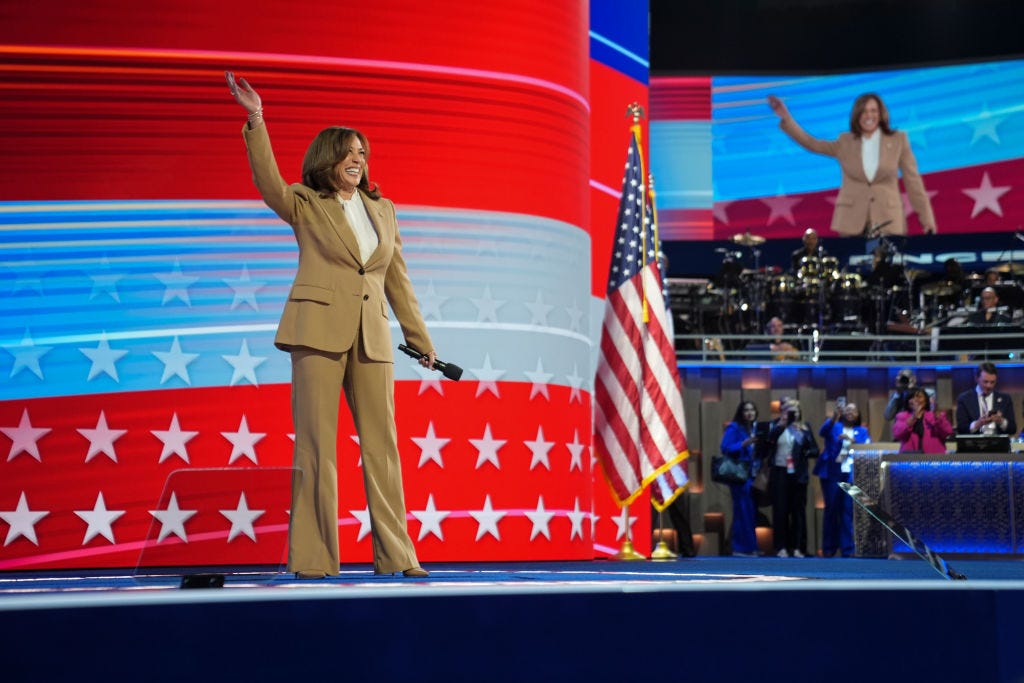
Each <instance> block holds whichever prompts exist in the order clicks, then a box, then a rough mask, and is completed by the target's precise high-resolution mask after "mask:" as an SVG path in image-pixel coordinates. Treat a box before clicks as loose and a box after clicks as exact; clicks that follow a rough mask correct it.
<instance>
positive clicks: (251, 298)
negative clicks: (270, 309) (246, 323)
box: [224, 263, 263, 311]
mask: <svg viewBox="0 0 1024 683" xmlns="http://www.w3.org/2000/svg"><path fill="white" fill-rule="evenodd" d="M224 284H226V285H227V286H228V287H230V288H231V289H232V290H234V292H235V298H234V299H232V300H231V310H232V311H233V310H235V309H236V308H238V307H239V305H241V304H242V303H243V302H245V303H247V304H249V307H250V308H252V310H254V311H259V310H260V307H259V304H257V303H256V292H258V291H259V290H261V289H263V283H262V282H253V281H252V279H251V278H250V277H249V266H248V265H247V264H244V263H243V264H242V274H241V275H239V276H238V279H236V280H228V279H225V280H224Z"/></svg>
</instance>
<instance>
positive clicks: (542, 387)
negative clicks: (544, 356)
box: [523, 358, 555, 401]
mask: <svg viewBox="0 0 1024 683" xmlns="http://www.w3.org/2000/svg"><path fill="white" fill-rule="evenodd" d="M523 374H524V375H526V378H527V379H529V380H530V381H531V382H533V385H532V386H531V387H530V400H531V401H532V400H533V397H534V396H536V395H537V394H541V395H542V396H543V397H544V398H546V399H547V400H549V401H550V400H551V396H550V394H548V380H550V379H551V378H552V377H554V376H555V375H554V373H550V372H544V364H543V363H542V362H541V359H540V358H538V359H537V369H536V370H534V371H533V372H530V371H529V370H526V371H524V372H523Z"/></svg>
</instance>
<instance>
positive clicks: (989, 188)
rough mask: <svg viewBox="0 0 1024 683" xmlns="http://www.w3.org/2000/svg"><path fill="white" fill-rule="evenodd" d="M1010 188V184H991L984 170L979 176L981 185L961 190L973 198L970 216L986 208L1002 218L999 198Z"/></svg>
mask: <svg viewBox="0 0 1024 683" xmlns="http://www.w3.org/2000/svg"><path fill="white" fill-rule="evenodd" d="M1011 189H1012V186H1010V185H1000V186H995V185H993V184H992V181H991V180H989V177H988V171H985V173H984V174H983V175H982V176H981V186H979V187H974V188H964V189H962V190H961V192H963V193H964V194H965V195H967V196H968V197H970V198H971V199H973V200H974V207H973V208H972V209H971V218H974V217H975V216H977V215H978V214H979V213H981V212H982V211H984V210H986V209H988V210H989V211H991V212H992V213H994V214H995V215H997V216H999V217H1000V218H1002V216H1003V208H1002V207H1001V206H999V198H1000V197H1002V196H1003V195H1004V194H1006V193H1007V192H1009V191H1010V190H1011Z"/></svg>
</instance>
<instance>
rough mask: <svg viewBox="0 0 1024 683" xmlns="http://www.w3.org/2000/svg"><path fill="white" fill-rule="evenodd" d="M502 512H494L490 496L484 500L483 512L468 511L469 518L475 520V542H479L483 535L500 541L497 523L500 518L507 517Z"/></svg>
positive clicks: (505, 513)
mask: <svg viewBox="0 0 1024 683" xmlns="http://www.w3.org/2000/svg"><path fill="white" fill-rule="evenodd" d="M507 514H508V513H507V512H504V511H495V509H494V508H493V507H491V496H490V494H488V495H487V497H486V498H484V508H483V510H469V516H470V517H472V518H473V519H475V520H476V523H477V527H476V540H477V541H479V540H480V539H481V538H482V537H483V536H484V534H490V535H491V536H494V538H496V539H497V540H499V541H500V540H501V534H500V533H498V522H500V521H501V518H502V517H504V516H505V515H507Z"/></svg>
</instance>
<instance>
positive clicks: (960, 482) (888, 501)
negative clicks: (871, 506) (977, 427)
mask: <svg viewBox="0 0 1024 683" xmlns="http://www.w3.org/2000/svg"><path fill="white" fill-rule="evenodd" d="M969 458H970V459H966V458H957V457H956V456H955V455H946V456H939V455H910V454H905V455H899V454H885V455H882V456H881V466H880V471H879V488H880V492H881V500H882V501H884V504H885V506H886V508H887V509H888V510H889V512H890V513H892V515H893V517H895V518H896V519H897V520H899V521H900V522H901V523H903V524H904V525H905V526H906V527H907V528H908V529H910V530H911V531H913V532H914V534H915V535H917V536H918V537H920V538H921V539H922V540H923V541H924V542H925V543H927V544H928V546H929V547H930V548H931V549H932V550H934V551H936V552H938V553H940V554H954V555H956V554H959V555H1015V554H1018V553H1021V552H1022V548H1021V546H1022V539H1021V533H1022V531H1024V527H1022V526H1021V522H1022V515H1024V495H1022V493H1024V461H1021V459H1020V458H1018V457H1017V456H1015V455H1010V454H1007V455H1002V454H998V455H977V454H972V455H970V456H969ZM890 543H892V546H891V547H892V552H895V553H911V552H913V551H912V550H911V549H910V548H909V547H907V546H906V545H905V544H903V543H901V542H899V541H898V540H895V539H890ZM858 554H859V553H858Z"/></svg>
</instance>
